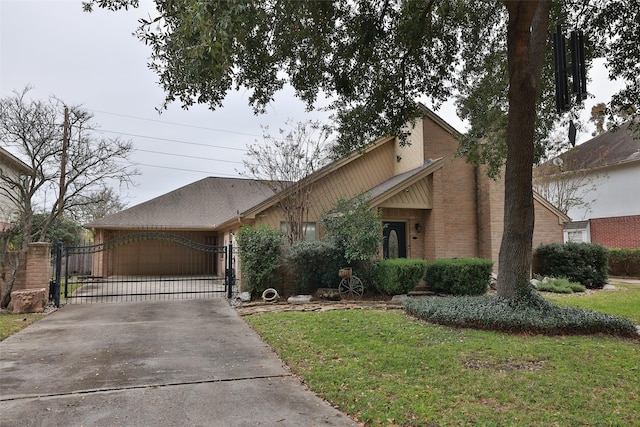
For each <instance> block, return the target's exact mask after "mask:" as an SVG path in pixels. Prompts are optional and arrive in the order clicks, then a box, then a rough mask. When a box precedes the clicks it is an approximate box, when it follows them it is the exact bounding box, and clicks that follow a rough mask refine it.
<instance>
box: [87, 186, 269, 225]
mask: <svg viewBox="0 0 640 427" xmlns="http://www.w3.org/2000/svg"><path fill="white" fill-rule="evenodd" d="M271 195H273V191H272V190H270V189H269V188H268V187H267V186H266V185H264V184H262V183H260V182H258V181H254V180H250V179H241V178H219V177H209V178H204V179H202V180H200V181H196V182H194V183H192V184H189V185H186V186H184V187H181V188H178V189H177V190H174V191H171V192H169V193H167V194H164V195H162V196H159V197H156V198H155V199H151V200H149V201H147V202H144V203H140V204H139V205H136V206H133V207H131V208H129V209H125V210H123V211H121V212H118V213H116V214H113V215H109V216H107V217H105V218H102V219H99V220H97V221H93V222H91V223H89V224H87V225H86V227H88V228H103V229H135V228H145V227H146V228H153V227H162V228H171V229H185V230H186V229H197V230H202V229H207V228H208V229H215V228H216V227H217V226H219V225H220V224H221V223H224V222H227V221H229V220H232V219H234V218H236V217H237V216H238V214H239V213H240V212H242V211H244V210H246V209H249V208H250V207H251V206H254V205H256V204H258V203H260V202H262V201H263V200H265V199H268V198H269V197H271Z"/></svg>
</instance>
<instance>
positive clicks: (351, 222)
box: [320, 195, 382, 263]
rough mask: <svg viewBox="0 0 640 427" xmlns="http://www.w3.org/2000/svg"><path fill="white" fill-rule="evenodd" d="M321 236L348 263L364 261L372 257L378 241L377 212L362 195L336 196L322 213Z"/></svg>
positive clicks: (378, 222) (380, 237)
mask: <svg viewBox="0 0 640 427" xmlns="http://www.w3.org/2000/svg"><path fill="white" fill-rule="evenodd" d="M320 224H321V225H322V227H324V228H325V230H326V232H325V235H324V238H325V239H326V240H328V241H329V242H331V243H333V244H334V245H335V247H336V248H338V250H340V251H341V252H343V253H344V259H345V260H346V261H347V262H348V263H352V262H354V261H366V260H369V259H371V258H372V257H374V256H375V255H376V254H377V253H378V251H379V249H380V245H381V244H382V220H381V217H380V213H379V212H377V211H376V210H372V209H371V203H370V202H369V200H368V199H367V198H365V196H363V195H360V196H358V197H356V198H354V199H351V200H346V199H344V198H340V199H339V200H338V202H337V203H336V205H335V207H334V208H333V209H332V210H331V211H329V212H327V213H325V214H323V215H322V218H321V219H320Z"/></svg>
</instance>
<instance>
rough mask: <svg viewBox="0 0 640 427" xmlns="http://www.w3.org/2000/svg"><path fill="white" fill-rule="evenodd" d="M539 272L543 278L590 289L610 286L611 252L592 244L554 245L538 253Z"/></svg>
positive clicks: (539, 250) (542, 247)
mask: <svg viewBox="0 0 640 427" xmlns="http://www.w3.org/2000/svg"><path fill="white" fill-rule="evenodd" d="M535 255H536V257H537V259H538V272H539V273H540V275H543V276H552V277H564V278H566V279H569V281H571V282H578V283H581V284H582V285H584V286H586V287H587V288H592V289H593V288H601V287H602V286H604V285H605V284H606V283H607V278H608V274H607V269H608V259H609V251H608V250H607V249H606V248H605V247H604V246H601V245H595V244H591V243H565V244H560V243H551V244H548V245H540V246H538V249H536V254H535Z"/></svg>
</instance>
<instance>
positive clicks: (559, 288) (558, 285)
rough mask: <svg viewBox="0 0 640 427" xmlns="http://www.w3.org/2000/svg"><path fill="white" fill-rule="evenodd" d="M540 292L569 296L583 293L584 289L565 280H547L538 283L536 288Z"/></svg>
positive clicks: (575, 283) (578, 284)
mask: <svg viewBox="0 0 640 427" xmlns="http://www.w3.org/2000/svg"><path fill="white" fill-rule="evenodd" d="M537 289H538V291H541V292H555V293H558V294H571V293H574V292H584V291H586V290H587V288H586V287H584V286H583V285H581V284H580V283H577V282H570V281H569V280H567V279H564V278H560V279H556V278H549V279H547V280H546V281H543V282H542V283H540V284H539V285H538V287H537Z"/></svg>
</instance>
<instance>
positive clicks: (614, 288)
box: [602, 284, 616, 291]
mask: <svg viewBox="0 0 640 427" xmlns="http://www.w3.org/2000/svg"><path fill="white" fill-rule="evenodd" d="M602 290H603V291H615V290H616V287H615V286H613V285H608V284H607V285H604V286H603V287H602Z"/></svg>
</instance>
